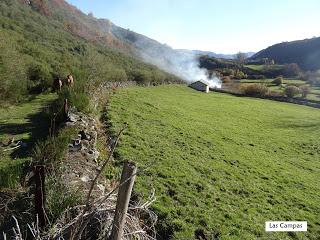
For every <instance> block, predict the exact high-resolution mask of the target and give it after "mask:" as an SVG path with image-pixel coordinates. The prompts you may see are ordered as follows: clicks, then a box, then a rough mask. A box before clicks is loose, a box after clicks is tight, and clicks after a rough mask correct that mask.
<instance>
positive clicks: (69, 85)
mask: <svg viewBox="0 0 320 240" xmlns="http://www.w3.org/2000/svg"><path fill="white" fill-rule="evenodd" d="M73 83H74V82H73V77H72V75H71V74H69V75H68V76H67V79H66V84H67V86H68V87H73Z"/></svg>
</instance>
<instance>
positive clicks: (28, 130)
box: [0, 106, 50, 159]
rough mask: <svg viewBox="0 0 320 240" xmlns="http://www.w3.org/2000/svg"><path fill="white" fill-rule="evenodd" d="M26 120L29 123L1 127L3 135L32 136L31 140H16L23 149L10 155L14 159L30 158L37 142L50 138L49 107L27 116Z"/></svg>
mask: <svg viewBox="0 0 320 240" xmlns="http://www.w3.org/2000/svg"><path fill="white" fill-rule="evenodd" d="M26 119H27V123H22V124H18V123H17V124H13V123H8V124H6V123H4V124H3V123H2V124H1V125H0V132H1V133H2V134H8V135H18V134H30V137H29V138H20V139H15V141H16V142H17V141H21V142H22V147H20V148H18V149H16V150H14V151H13V152H12V153H11V154H10V156H11V158H12V159H16V158H26V157H30V156H31V150H32V148H33V147H34V144H35V143H36V142H37V141H39V140H42V139H44V138H45V137H47V136H48V133H49V127H50V115H49V111H48V107H47V106H45V107H43V108H41V109H40V111H39V112H37V113H33V114H29V115H27V117H26Z"/></svg>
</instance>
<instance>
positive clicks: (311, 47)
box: [251, 37, 320, 70]
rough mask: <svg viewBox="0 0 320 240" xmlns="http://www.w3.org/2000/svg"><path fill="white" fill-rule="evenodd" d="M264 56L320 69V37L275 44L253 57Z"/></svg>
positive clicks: (303, 67) (306, 68) (259, 57)
mask: <svg viewBox="0 0 320 240" xmlns="http://www.w3.org/2000/svg"><path fill="white" fill-rule="evenodd" d="M263 58H269V59H273V60H274V61H275V62H276V63H277V64H287V63H297V64H298V65H299V66H300V67H301V68H302V69H304V70H317V69H320V37H318V38H312V39H305V40H300V41H293V42H283V43H279V44H275V45H273V46H271V47H268V48H266V49H264V50H262V51H260V52H258V53H256V54H255V55H254V56H252V58H251V59H253V60H258V59H263Z"/></svg>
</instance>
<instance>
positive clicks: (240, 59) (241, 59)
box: [235, 52, 247, 66]
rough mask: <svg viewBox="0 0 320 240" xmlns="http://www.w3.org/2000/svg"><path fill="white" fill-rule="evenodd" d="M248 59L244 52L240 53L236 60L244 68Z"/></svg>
mask: <svg viewBox="0 0 320 240" xmlns="http://www.w3.org/2000/svg"><path fill="white" fill-rule="evenodd" d="M246 59H247V54H245V53H243V52H238V53H237V54H236V55H235V60H236V61H237V62H238V63H239V64H240V65H241V66H242V65H243V64H244V63H245V61H246Z"/></svg>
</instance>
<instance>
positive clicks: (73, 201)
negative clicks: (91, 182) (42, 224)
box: [46, 174, 81, 222]
mask: <svg viewBox="0 0 320 240" xmlns="http://www.w3.org/2000/svg"><path fill="white" fill-rule="evenodd" d="M46 189H47V195H46V202H47V209H48V211H47V212H48V217H49V219H50V221H51V222H54V221H55V220H57V219H58V218H59V217H60V216H61V214H62V213H63V212H64V211H65V210H66V209H68V208H72V207H74V206H76V205H78V204H80V202H81V197H80V194H79V192H77V191H76V190H75V189H71V188H70V187H69V186H68V183H67V182H65V181H64V180H63V179H61V177H60V176H59V175H58V174H56V175H54V174H50V175H49V177H47V178H46Z"/></svg>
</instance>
